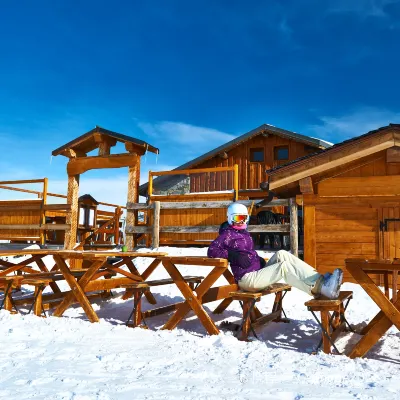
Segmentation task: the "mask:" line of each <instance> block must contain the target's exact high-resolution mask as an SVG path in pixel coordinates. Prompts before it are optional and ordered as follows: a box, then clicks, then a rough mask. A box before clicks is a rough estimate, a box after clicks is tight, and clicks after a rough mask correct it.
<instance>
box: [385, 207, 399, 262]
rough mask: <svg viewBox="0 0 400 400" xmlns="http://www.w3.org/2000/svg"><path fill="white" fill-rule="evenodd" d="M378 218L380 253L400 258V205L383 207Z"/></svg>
mask: <svg viewBox="0 0 400 400" xmlns="http://www.w3.org/2000/svg"><path fill="white" fill-rule="evenodd" d="M381 214H382V215H381V218H380V255H382V258H388V259H394V258H400V207H383V208H382V211H381Z"/></svg>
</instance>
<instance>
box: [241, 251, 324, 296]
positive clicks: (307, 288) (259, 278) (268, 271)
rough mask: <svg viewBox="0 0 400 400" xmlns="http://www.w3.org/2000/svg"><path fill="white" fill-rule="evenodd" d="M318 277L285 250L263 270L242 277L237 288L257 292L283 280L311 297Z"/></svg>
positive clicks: (317, 274)
mask: <svg viewBox="0 0 400 400" xmlns="http://www.w3.org/2000/svg"><path fill="white" fill-rule="evenodd" d="M319 276H320V274H319V273H318V272H317V271H316V270H315V269H314V268H313V267H311V265H308V264H306V263H305V262H304V261H302V260H300V259H299V258H297V257H295V256H294V255H293V254H291V253H289V252H287V251H285V250H279V251H278V252H276V253H275V254H274V255H273V256H272V257H271V258H270V259H269V260H268V262H267V265H266V266H265V267H264V268H262V269H260V270H258V271H254V272H249V273H248V274H246V275H244V276H243V278H242V279H241V280H240V281H239V287H240V288H241V289H243V290H246V291H248V292H257V291H259V290H263V289H265V288H266V287H267V286H269V285H272V284H273V283H276V282H279V281H280V280H281V279H283V280H284V281H285V282H286V283H287V284H288V285H291V286H293V287H295V288H297V289H300V290H302V291H303V292H306V293H308V294H310V295H311V289H312V287H313V286H314V284H315V282H316V281H317V279H318V277H319Z"/></svg>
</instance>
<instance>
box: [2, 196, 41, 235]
mask: <svg viewBox="0 0 400 400" xmlns="http://www.w3.org/2000/svg"><path fill="white" fill-rule="evenodd" d="M42 203H43V200H41V199H40V200H1V201H0V225H38V224H40V223H41V215H42V211H41V206H42ZM24 208H25V209H24ZM0 239H3V240H23V241H26V240H39V239H40V231H39V230H38V229H0Z"/></svg>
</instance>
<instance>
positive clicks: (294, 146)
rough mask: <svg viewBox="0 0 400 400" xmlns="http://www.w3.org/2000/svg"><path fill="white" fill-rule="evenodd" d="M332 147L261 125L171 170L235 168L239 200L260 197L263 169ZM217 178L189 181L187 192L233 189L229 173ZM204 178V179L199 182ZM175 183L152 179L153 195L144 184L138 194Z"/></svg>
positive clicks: (266, 176)
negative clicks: (236, 167)
mask: <svg viewBox="0 0 400 400" xmlns="http://www.w3.org/2000/svg"><path fill="white" fill-rule="evenodd" d="M331 145H332V144H331V143H328V142H325V141H323V140H320V139H315V138H311V137H309V136H305V135H300V134H298V133H294V132H290V131H288V130H285V129H281V128H277V127H274V126H272V125H268V124H263V125H261V126H259V127H258V128H256V129H253V130H251V131H250V132H247V133H245V134H244V135H241V136H239V137H237V138H235V139H233V140H231V141H230V142H227V143H225V144H223V145H221V146H219V147H217V148H215V149H214V150H211V151H209V152H207V153H205V154H203V155H201V156H199V157H197V158H195V159H193V160H191V161H189V162H187V163H185V164H183V165H180V166H179V167H177V168H175V170H174V171H176V172H178V171H179V170H193V169H205V168H222V167H229V166H230V167H233V166H234V165H235V164H236V165H238V171H239V177H238V183H239V197H243V198H264V197H265V192H263V191H261V190H260V183H261V182H265V181H266V180H267V178H268V175H267V174H266V170H269V169H271V168H274V167H278V166H280V165H283V164H286V163H288V162H290V161H292V160H295V159H297V158H299V157H303V156H306V155H309V154H314V153H316V152H319V151H321V150H324V149H326V148H328V147H330V146H331ZM225 175H227V176H224V175H222V174H221V178H220V179H218V177H216V179H213V178H212V176H211V177H209V179H207V177H204V176H201V175H200V174H199V176H198V177H197V178H195V179H193V181H195V182H194V183H192V182H191V186H190V193H194V192H211V191H226V190H231V189H233V179H232V177H230V176H229V174H227V173H225ZM203 178H204V179H203ZM175 183H176V180H174V179H173V178H172V177H170V176H169V177H167V178H164V179H163V178H161V177H159V178H156V179H154V181H153V193H149V192H148V189H149V188H148V186H149V185H148V183H145V184H143V185H141V186H140V188H139V193H140V195H141V196H144V197H147V196H149V195H150V196H152V195H156V194H157V193H156V192H155V190H154V189H156V188H157V187H159V189H160V190H162V191H164V192H167V191H168V189H169V188H170V187H172V186H173V185H174V184H175Z"/></svg>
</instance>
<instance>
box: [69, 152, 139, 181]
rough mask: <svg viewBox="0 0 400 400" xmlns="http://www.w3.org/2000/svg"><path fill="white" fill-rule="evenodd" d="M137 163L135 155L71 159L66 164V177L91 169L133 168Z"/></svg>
mask: <svg viewBox="0 0 400 400" xmlns="http://www.w3.org/2000/svg"><path fill="white" fill-rule="evenodd" d="M137 162H138V158H137V156H136V155H135V154H113V155H107V156H94V157H85V158H72V159H70V160H69V162H68V164H67V172H68V175H69V176H71V175H79V174H82V173H84V172H86V171H89V170H92V169H104V168H121V167H133V166H135V165H136V163H137Z"/></svg>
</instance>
